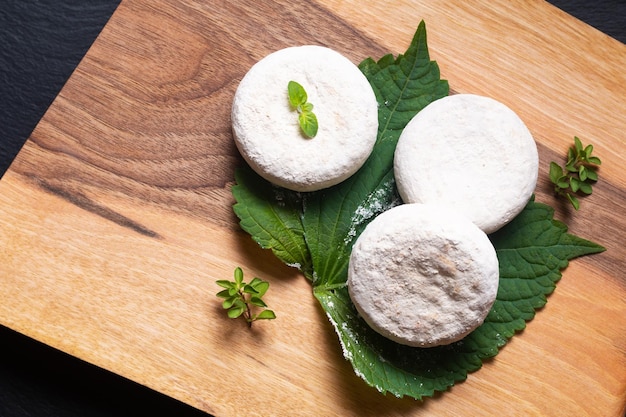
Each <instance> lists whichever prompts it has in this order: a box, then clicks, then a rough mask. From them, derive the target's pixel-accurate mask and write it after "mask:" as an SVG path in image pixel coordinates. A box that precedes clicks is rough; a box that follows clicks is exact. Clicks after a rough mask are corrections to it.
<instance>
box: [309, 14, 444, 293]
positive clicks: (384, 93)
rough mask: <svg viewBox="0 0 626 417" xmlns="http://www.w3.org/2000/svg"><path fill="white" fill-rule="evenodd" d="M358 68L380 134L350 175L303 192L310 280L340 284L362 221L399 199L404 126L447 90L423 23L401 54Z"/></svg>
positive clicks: (368, 60)
mask: <svg viewBox="0 0 626 417" xmlns="http://www.w3.org/2000/svg"><path fill="white" fill-rule="evenodd" d="M359 68H360V69H361V71H362V72H363V73H364V74H365V76H366V77H367V78H368V80H369V81H370V84H371V85H372V88H373V90H374V93H375V94H376V98H377V100H378V103H379V114H378V125H379V127H378V138H377V141H376V144H375V146H374V151H373V152H372V154H371V156H370V157H369V159H368V160H367V161H366V162H365V164H364V165H363V167H361V169H360V170H359V171H358V172H357V173H356V174H354V175H353V176H352V177H350V178H349V179H348V180H346V181H344V182H342V183H340V184H338V185H336V186H334V187H331V188H328V189H326V190H321V191H318V192H315V193H309V194H306V195H304V214H303V218H302V223H303V226H304V232H305V233H304V236H305V239H306V243H307V246H308V248H309V250H310V252H311V258H312V261H313V270H314V272H315V280H314V285H325V286H327V287H328V286H332V285H343V284H344V283H345V279H346V273H347V272H346V271H347V267H348V260H349V257H350V251H351V250H352V245H353V243H354V241H355V240H356V238H357V237H358V236H359V235H360V233H361V232H362V231H363V229H364V228H365V226H366V225H367V224H368V223H369V222H370V221H371V220H372V219H374V217H376V216H377V215H378V214H380V213H382V212H383V211H385V210H387V209H389V208H390V207H392V206H393V205H395V204H398V203H399V202H400V199H399V196H398V194H397V191H396V188H395V180H394V177H393V154H394V151H395V149H396V144H397V142H398V138H399V137H400V133H401V132H402V129H404V126H406V124H407V123H408V122H409V121H410V120H411V119H412V118H413V116H415V115H416V114H417V113H418V112H419V111H420V110H421V109H423V108H424V107H425V106H427V105H428V104H429V103H431V102H433V101H434V100H437V99H439V98H442V97H445V96H447V95H448V93H449V86H448V82H447V81H444V80H441V79H440V76H439V67H438V66H437V64H436V63H435V62H433V61H431V60H430V58H429V55H428V46H427V43H426V26H425V24H424V22H421V23H420V25H419V27H418V29H417V31H416V33H415V36H414V37H413V41H412V42H411V45H410V46H409V48H408V50H407V51H406V53H405V54H404V55H400V56H398V58H396V59H394V58H393V56H392V55H386V56H384V57H383V58H381V59H380V60H379V61H378V62H377V63H376V62H374V61H373V60H372V59H366V60H364V61H363V62H362V63H361V64H360V65H359Z"/></svg>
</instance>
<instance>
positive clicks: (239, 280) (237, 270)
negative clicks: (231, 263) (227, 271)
mask: <svg viewBox="0 0 626 417" xmlns="http://www.w3.org/2000/svg"><path fill="white" fill-rule="evenodd" d="M234 275H235V284H236V285H237V288H240V287H241V284H242V283H243V271H242V270H241V268H239V267H237V268H235V272H234Z"/></svg>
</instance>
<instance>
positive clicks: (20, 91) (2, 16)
mask: <svg viewBox="0 0 626 417" xmlns="http://www.w3.org/2000/svg"><path fill="white" fill-rule="evenodd" d="M119 2H120V0H3V1H2V3H0V97H1V98H0V128H1V130H0V132H1V133H0V175H2V174H3V173H4V172H5V171H6V169H7V168H8V166H9V164H10V162H11V161H12V159H13V157H14V156H15V155H16V154H17V153H18V151H19V149H20V148H21V146H22V144H23V143H24V141H25V140H26V139H27V138H28V136H29V135H30V133H31V132H32V130H33V129H34V128H35V126H36V124H37V122H38V121H39V119H40V118H41V117H42V116H43V114H44V113H45V111H46V109H47V108H48V106H49V105H50V104H51V103H52V101H53V99H54V97H55V96H56V94H57V93H58V92H59V90H60V89H61V88H62V86H63V84H64V83H65V81H66V80H67V79H68V78H69V76H70V75H71V73H72V71H73V70H74V68H75V67H76V65H77V64H78V63H79V61H80V59H81V58H82V57H83V56H84V54H85V53H86V51H87V50H88V48H89V46H90V45H91V44H92V42H93V41H94V39H95V38H96V37H97V35H98V33H99V32H100V30H101V29H102V27H103V26H104V24H105V23H106V22H107V20H108V19H109V17H110V16H111V14H112V13H113V11H114V10H115V8H116V7H117V5H118V4H119ZM552 3H553V4H554V5H556V6H557V7H559V8H561V9H563V10H565V11H566V12H568V13H570V14H572V15H574V16H575V17H577V18H579V19H581V20H583V21H585V22H587V23H589V24H590V25H592V26H594V27H596V28H598V29H599V30H601V31H603V32H605V33H607V34H608V35H610V36H613V37H614V38H616V39H618V40H620V41H621V42H624V43H626V0H595V1H585V0H554V1H552ZM0 198H1V196H0ZM144 415H145V416H148V415H154V416H161V415H168V416H169V415H172V416H182V417H185V416H189V417H191V416H206V414H204V413H201V412H199V411H197V410H194V409H191V408H189V407H187V406H185V405H184V404H181V403H178V402H176V401H174V400H172V399H169V398H166V397H164V396H162V395H161V394H159V393H156V392H154V391H151V390H149V389H147V388H145V387H142V386H139V385H137V384H135V383H133V382H131V381H128V380H125V379H123V378H121V377H119V376H116V375H113V374H111V373H109V372H107V371H104V370H102V369H99V368H96V367H94V366H91V365H89V364H86V363H84V362H82V361H80V360H78V359H75V358H72V357H70V356H68V355H65V354H63V353H61V352H58V351H56V350H54V349H51V348H49V347H47V346H44V345H42V344H40V343H38V342H36V341H33V340H31V339H28V338H27V337H24V336H22V335H20V334H18V333H15V332H13V331H11V330H9V329H7V328H4V327H1V326H0V417H5V416H7V417H11V416H16V417H22V416H50V417H55V416H59V417H74V416H87V417H88V416H94V417H95V416H103V417H104V416H107V417H108V416H119V417H125V416H144Z"/></svg>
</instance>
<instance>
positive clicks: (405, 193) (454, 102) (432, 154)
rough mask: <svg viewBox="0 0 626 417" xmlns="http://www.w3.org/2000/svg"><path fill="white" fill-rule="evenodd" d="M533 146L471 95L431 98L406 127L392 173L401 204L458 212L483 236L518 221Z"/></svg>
mask: <svg viewBox="0 0 626 417" xmlns="http://www.w3.org/2000/svg"><path fill="white" fill-rule="evenodd" d="M538 166H539V158H538V153H537V146H536V144H535V141H534V139H533V137H532V135H531V133H530V132H529V130H528V128H527V127H526V125H525V124H524V123H523V122H522V120H521V119H520V118H519V117H518V116H517V115H516V114H515V113H514V112H513V111H512V110H511V109H510V108H508V107H507V106H505V105H504V104H502V103H500V102H498V101H496V100H494V99H491V98H488V97H482V96H478V95H472V94H457V95H452V96H448V97H444V98H442V99H439V100H436V101H434V102H432V103H431V104H429V105H428V106H426V107H425V108H424V109H423V110H422V111H420V112H419V113H418V114H417V115H416V116H415V117H414V118H413V119H412V120H411V121H410V122H409V123H408V124H407V126H406V127H405V129H404V130H403V132H402V134H401V135H400V139H399V140H398V145H397V147H396V151H395V157H394V174H395V177H396V181H397V184H398V191H399V193H400V196H401V197H402V199H403V200H404V201H405V202H407V203H440V204H445V205H448V206H450V207H454V208H455V209H456V210H461V211H462V212H463V213H464V214H465V215H467V216H468V217H469V218H470V219H471V220H472V221H474V222H475V223H476V224H477V225H478V227H480V228H481V229H482V230H483V231H485V232H486V233H492V232H494V231H496V230H498V229H499V228H501V227H502V226H504V225H505V224H506V223H508V222H509V221H511V220H512V219H513V218H514V217H515V216H517V215H518V214H519V213H520V212H521V211H522V210H523V208H524V207H525V206H526V204H527V203H528V200H529V199H530V197H531V195H532V193H533V192H534V190H535V186H536V184H537V175H538Z"/></svg>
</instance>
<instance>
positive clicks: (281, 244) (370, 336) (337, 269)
mask: <svg viewBox="0 0 626 417" xmlns="http://www.w3.org/2000/svg"><path fill="white" fill-rule="evenodd" d="M360 68H361V70H362V71H363V73H364V74H365V75H366V76H367V78H368V80H369V81H370V83H371V85H372V88H373V89H374V92H375V93H376V97H377V99H378V101H379V133H378V138H377V142H376V145H375V147H374V151H373V152H372V155H371V156H370V158H369V159H368V160H367V162H366V163H365V165H364V166H363V167H362V168H361V169H360V170H359V171H358V172H357V173H356V174H355V175H353V176H352V177H351V178H349V179H348V180H346V181H344V182H343V183H341V184H338V185H337V186H334V187H332V188H329V189H326V190H321V191H317V192H313V193H302V194H301V193H295V192H291V191H288V190H284V189H282V188H279V187H276V186H273V185H271V184H269V183H268V182H266V181H265V180H263V179H261V178H260V177H259V176H258V175H257V174H255V173H254V172H253V171H252V170H251V169H250V168H248V167H243V168H241V169H239V170H238V171H237V174H236V181H237V185H236V186H234V187H233V194H234V196H235V199H236V200H237V204H236V205H235V206H234V209H235V213H236V214H237V216H239V218H240V220H241V226H242V228H243V229H244V230H246V231H247V232H248V233H250V234H251V235H252V237H253V239H254V240H255V241H257V242H258V243H259V244H260V245H261V246H262V247H264V248H268V249H271V250H272V251H273V252H274V254H275V255H276V256H278V257H279V258H280V259H281V260H283V262H285V263H287V264H290V265H296V266H298V267H300V269H301V270H302V271H303V272H304V274H305V276H306V277H307V278H309V279H311V280H312V281H313V292H314V295H315V297H316V298H317V299H318V300H319V302H320V304H321V306H322V308H323V309H324V310H325V311H326V313H327V315H328V318H329V319H330V321H331V323H332V324H333V325H334V327H335V330H336V332H337V334H338V336H339V340H340V342H341V346H342V347H343V352H344V355H345V357H346V358H347V359H348V360H349V361H350V362H351V364H352V366H353V367H354V370H355V372H356V373H357V374H358V375H359V376H361V377H362V378H363V379H364V380H365V381H366V382H367V383H368V384H370V385H372V386H374V387H376V388H377V389H378V390H379V391H381V392H385V393H386V392H390V393H393V394H394V395H396V396H399V397H401V396H405V395H406V396H411V397H413V398H416V399H421V398H423V397H426V396H431V395H433V393H435V392H437V391H444V390H446V389H447V388H448V387H450V386H451V385H453V384H454V383H455V382H457V381H460V380H463V379H465V378H466V377H467V374H468V373H469V372H472V371H475V370H477V369H479V368H480V367H481V365H482V361H483V360H484V359H485V358H489V357H492V356H494V355H496V354H497V352H498V350H499V348H500V347H502V346H503V345H504V344H506V342H507V341H508V340H509V339H510V338H511V337H512V336H513V335H514V334H515V332H516V331H519V330H520V329H522V328H524V326H525V324H526V321H527V320H530V319H532V318H533V317H534V314H535V311H536V309H537V308H540V307H542V306H543V305H544V304H545V302H546V295H547V294H549V293H551V292H552V291H553V290H554V287H555V283H556V282H557V281H558V280H559V278H560V277H561V272H560V271H561V269H563V268H565V267H566V266H567V263H568V260H569V259H572V258H574V257H577V256H582V255H586V254H590V253H595V252H599V251H602V250H604V249H603V248H602V247H600V246H598V245H596V244H595V243H592V242H589V241H586V240H584V239H580V238H577V237H575V236H572V235H570V234H568V233H567V228H566V227H565V225H563V224H562V223H560V222H557V221H555V220H553V218H552V216H553V211H552V209H550V208H549V207H547V206H545V205H542V204H538V203H535V202H534V201H531V202H529V204H528V206H527V207H526V208H525V209H524V211H523V212H522V213H521V214H520V215H519V216H518V217H517V218H516V219H514V220H513V221H512V222H511V223H509V224H508V225H507V226H506V227H504V228H503V229H501V230H500V231H498V232H497V233H495V234H493V235H492V236H490V238H491V239H492V242H493V244H494V246H495V248H496V251H497V254H498V259H499V263H500V286H499V291H498V297H497V300H496V302H495V304H494V306H493V308H492V310H491V311H490V313H489V315H488V317H487V319H486V320H485V322H484V323H483V325H481V326H480V327H479V328H478V329H476V330H475V331H474V332H472V333H471V334H470V335H468V336H467V337H465V338H464V339H463V340H461V341H459V342H457V343H454V344H451V345H448V346H441V347H436V348H428V349H423V348H411V347H407V346H404V345H400V344H397V343H395V342H392V341H390V340H388V339H386V338H384V337H382V336H380V335H379V334H378V333H376V332H374V331H373V330H372V329H371V328H370V327H369V326H368V325H367V324H366V323H365V322H364V321H363V320H362V319H361V318H360V317H359V315H358V314H357V312H356V310H355V308H354V305H353V304H352V302H351V300H350V297H349V294H348V291H347V286H346V279H347V266H348V261H349V256H350V252H351V250H352V245H353V243H354V241H355V240H356V238H357V237H358V236H359V234H360V233H361V232H362V231H363V229H364V228H365V226H366V225H367V224H368V223H369V222H370V221H371V220H373V219H374V218H375V217H376V216H377V215H378V214H380V213H382V212H383V211H385V210H388V209H389V208H391V207H393V206H394V205H397V204H400V203H401V201H400V198H399V196H398V193H397V190H396V187H395V181H394V177H393V153H394V151H395V146H396V143H397V140H398V138H399V135H400V133H401V131H402V129H403V128H404V126H406V124H407V123H408V122H409V120H410V119H411V118H412V117H413V116H414V115H415V114H416V113H417V112H419V111H420V110H421V109H422V108H423V107H424V106H426V105H427V104H429V103H430V102H432V101H434V100H436V99H438V98H441V97H443V96H445V95H447V94H448V84H447V82H446V81H442V80H440V78H439V69H438V67H437V65H436V63H434V62H432V61H430V59H429V56H428V49H427V45H426V28H425V25H424V23H423V22H422V23H420V25H419V27H418V29H417V31H416V34H415V36H414V38H413V41H412V43H411V45H410V47H409V49H408V50H407V52H406V53H405V54H404V55H400V56H398V57H397V58H393V56H391V55H387V56H385V57H383V58H382V59H380V60H379V61H378V62H374V61H373V60H371V59H366V60H365V61H363V62H362V63H361V65H360Z"/></svg>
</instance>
